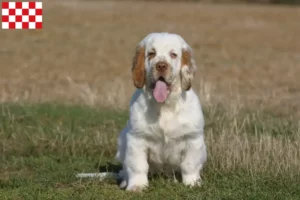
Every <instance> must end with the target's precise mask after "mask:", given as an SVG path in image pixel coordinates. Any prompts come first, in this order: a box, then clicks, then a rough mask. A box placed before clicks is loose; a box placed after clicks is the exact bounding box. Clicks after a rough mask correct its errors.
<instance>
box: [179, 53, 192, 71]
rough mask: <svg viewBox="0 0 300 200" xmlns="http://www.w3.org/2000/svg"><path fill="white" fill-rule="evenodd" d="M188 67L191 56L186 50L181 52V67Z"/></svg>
mask: <svg viewBox="0 0 300 200" xmlns="http://www.w3.org/2000/svg"><path fill="white" fill-rule="evenodd" d="M185 65H187V66H190V65H191V54H190V52H188V51H186V50H184V49H183V50H182V57H181V67H183V66H185Z"/></svg>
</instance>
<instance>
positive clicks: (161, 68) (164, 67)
mask: <svg viewBox="0 0 300 200" xmlns="http://www.w3.org/2000/svg"><path fill="white" fill-rule="evenodd" d="M167 69H168V64H167V63H165V62H158V63H157V64H156V70H157V71H159V72H164V71H166V70H167Z"/></svg>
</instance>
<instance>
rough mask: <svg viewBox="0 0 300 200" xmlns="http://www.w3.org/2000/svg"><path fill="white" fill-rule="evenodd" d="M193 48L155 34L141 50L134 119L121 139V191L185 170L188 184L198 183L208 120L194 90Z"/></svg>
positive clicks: (135, 65) (132, 105)
mask: <svg viewBox="0 0 300 200" xmlns="http://www.w3.org/2000/svg"><path fill="white" fill-rule="evenodd" d="M195 70H196V65H195V61H194V59H193V55H192V49H191V47H190V46H189V45H188V44H187V43H186V42H185V40H184V39H183V38H182V37H181V36H179V35H177V34H170V33H151V34H149V35H148V36H146V37H145V38H144V39H143V40H142V41H141V42H140V43H139V44H138V46H137V48H136V52H135V55H134V58H133V64H132V79H133V83H134V85H135V87H136V88H137V89H136V91H135V92H134V94H133V96H132V100H131V102H130V117H129V121H128V123H127V125H126V127H125V128H124V129H123V130H122V131H121V133H120V135H119V138H118V151H117V154H116V158H117V159H118V160H119V161H120V162H121V163H122V165H123V169H122V170H121V172H120V176H121V177H122V182H121V184H120V187H121V188H126V190H130V191H137V190H141V189H143V188H145V187H146V186H148V172H149V171H150V172H151V171H153V172H155V171H159V170H163V169H164V170H169V171H171V172H174V171H180V173H181V175H182V182H183V183H184V184H185V185H189V186H195V185H199V183H200V181H201V178H200V171H201V170H202V168H203V165H204V163H205V162H206V159H207V158H206V157H207V153H206V145H205V142H204V133H203V129H204V117H203V113H202V109H201V104H200V101H199V99H198V97H197V95H196V93H195V92H194V91H193V89H192V87H191V86H192V79H193V77H194V73H195Z"/></svg>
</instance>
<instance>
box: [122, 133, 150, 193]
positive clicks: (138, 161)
mask: <svg viewBox="0 0 300 200" xmlns="http://www.w3.org/2000/svg"><path fill="white" fill-rule="evenodd" d="M127 142H128V143H127V149H126V153H125V161H124V165H125V170H126V173H127V179H128V180H127V183H128V184H127V187H126V190H129V191H140V190H142V189H144V188H145V187H147V186H148V169H149V165H148V162H147V146H146V143H145V141H144V139H143V138H140V137H136V136H135V135H131V134H128V135H127Z"/></svg>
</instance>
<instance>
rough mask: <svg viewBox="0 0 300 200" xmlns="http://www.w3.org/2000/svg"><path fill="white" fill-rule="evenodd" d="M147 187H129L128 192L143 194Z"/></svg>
mask: <svg viewBox="0 0 300 200" xmlns="http://www.w3.org/2000/svg"><path fill="white" fill-rule="evenodd" d="M146 187H147V186H146V185H132V186H128V187H127V188H126V190H127V191H131V192H142V191H143V190H144V189H145V188H146Z"/></svg>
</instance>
